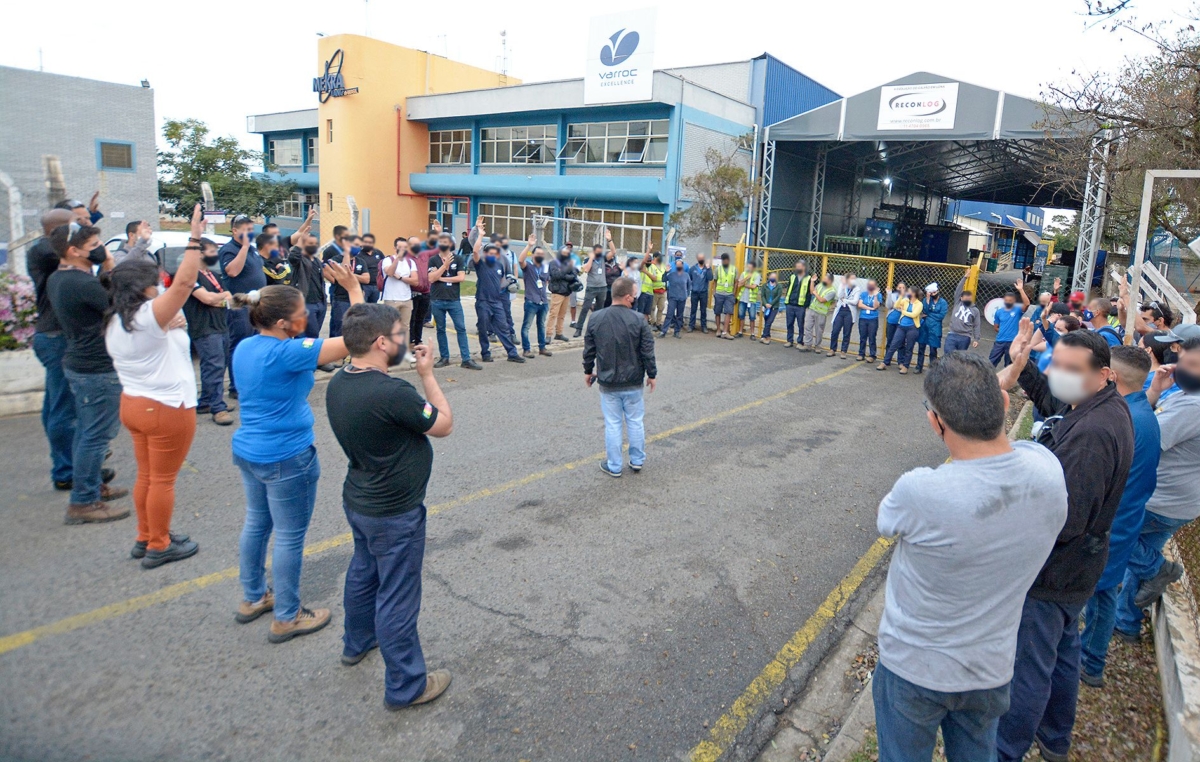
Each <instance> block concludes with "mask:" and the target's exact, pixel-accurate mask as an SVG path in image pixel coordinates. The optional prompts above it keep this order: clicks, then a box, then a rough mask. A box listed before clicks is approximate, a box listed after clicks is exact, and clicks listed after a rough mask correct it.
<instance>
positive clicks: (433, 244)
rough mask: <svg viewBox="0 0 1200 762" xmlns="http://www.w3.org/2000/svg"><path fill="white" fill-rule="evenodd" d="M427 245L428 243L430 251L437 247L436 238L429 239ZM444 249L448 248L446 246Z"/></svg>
mask: <svg viewBox="0 0 1200 762" xmlns="http://www.w3.org/2000/svg"><path fill="white" fill-rule="evenodd" d="M428 243H429V248H431V249H432V248H433V247H434V246H437V239H436V238H430V239H429V241H428ZM446 248H450V247H448V246H447V247H446Z"/></svg>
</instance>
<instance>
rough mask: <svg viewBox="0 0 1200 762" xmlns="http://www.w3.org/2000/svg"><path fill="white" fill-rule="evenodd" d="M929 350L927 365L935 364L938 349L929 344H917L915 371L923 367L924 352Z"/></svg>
mask: <svg viewBox="0 0 1200 762" xmlns="http://www.w3.org/2000/svg"><path fill="white" fill-rule="evenodd" d="M926 349H928V350H929V365H930V366H932V365H933V364H934V363H935V362H937V357H938V348H937V347H935V346H933V345H931V344H920V343H918V344H917V370H921V369H922V368H924V367H925V350H926Z"/></svg>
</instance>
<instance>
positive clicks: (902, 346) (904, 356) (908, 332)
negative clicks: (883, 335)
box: [883, 325, 920, 368]
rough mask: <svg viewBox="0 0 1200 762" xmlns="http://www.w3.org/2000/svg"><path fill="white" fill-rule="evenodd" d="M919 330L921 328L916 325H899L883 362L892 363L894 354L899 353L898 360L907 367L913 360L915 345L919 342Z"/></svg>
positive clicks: (885, 363)
mask: <svg viewBox="0 0 1200 762" xmlns="http://www.w3.org/2000/svg"><path fill="white" fill-rule="evenodd" d="M919 332H920V329H919V328H917V327H916V326H915V325H897V326H896V333H895V334H893V335H892V340H891V342H890V343H889V344H888V346H887V354H885V355H884V356H883V364H884V365H891V364H892V355H894V354H897V353H899V355H900V356H899V360H898V362H899V363H900V364H901V365H903V366H904V367H906V368H907V367H908V366H909V364H910V363H911V362H912V351H913V345H914V344H916V343H917V334H918V333H919Z"/></svg>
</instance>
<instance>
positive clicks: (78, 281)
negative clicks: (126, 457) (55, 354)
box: [46, 223, 129, 524]
mask: <svg viewBox="0 0 1200 762" xmlns="http://www.w3.org/2000/svg"><path fill="white" fill-rule="evenodd" d="M50 239H51V243H52V244H53V246H54V251H55V253H56V254H58V258H59V260H60V265H59V269H58V270H57V271H56V272H54V274H52V275H51V276H50V277H49V279H47V281H46V292H47V295H48V296H49V298H50V305H51V306H52V307H53V308H54V314H55V316H56V317H57V318H58V321H59V323H60V324H61V326H62V331H63V334H64V335H65V336H66V338H67V349H66V352H65V353H64V354H63V358H62V364H63V374H64V375H65V376H66V377H67V383H68V384H70V386H71V393H72V394H74V395H75V419H76V432H75V443H74V448H73V449H72V453H71V463H72V466H73V469H74V472H73V484H72V486H71V504H70V505H69V506H68V507H67V518H66V523H68V524H90V523H99V522H105V521H116V520H117V519H123V518H125V517H126V516H128V515H129V509H128V508H126V507H116V506H111V505H108V502H107V501H110V500H116V499H118V498H121V497H124V496H125V495H127V494H129V490H124V489H112V488H110V487H109V486H108V485H107V484H105V483H104V482H105V477H106V476H109V474H105V473H104V472H103V467H104V455H105V453H106V452H107V451H108V443H109V442H111V441H112V439H113V437H115V436H116V435H117V432H118V431H120V429H121V419H120V409H121V381H120V379H119V378H117V371H116V370H115V369H114V368H113V364H112V359H111V358H109V356H108V350H107V349H106V348H105V346H104V313H105V312H106V311H107V310H108V306H109V305H108V292H107V291H105V290H104V286H101V285H100V281H99V280H98V279H97V278H96V276H95V275H92V265H93V264H95V263H96V262H97V261H99V262H102V263H103V264H101V268H103V269H106V270H107V269H111V268H112V255H111V254H109V253H108V252H107V251H105V249H104V246H103V245H102V244H101V243H100V229H99V228H94V227H91V226H90V225H79V224H76V223H71V224H69V225H63V226H61V227H58V228H55V229H54V232H53V233H52V234H51V236H50ZM110 474H111V472H110ZM109 478H111V476H110V477H109Z"/></svg>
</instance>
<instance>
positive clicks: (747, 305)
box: [737, 302, 758, 322]
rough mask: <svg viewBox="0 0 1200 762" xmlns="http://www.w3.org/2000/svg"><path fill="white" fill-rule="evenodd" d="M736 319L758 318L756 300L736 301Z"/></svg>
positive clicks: (753, 319) (752, 320)
mask: <svg viewBox="0 0 1200 762" xmlns="http://www.w3.org/2000/svg"><path fill="white" fill-rule="evenodd" d="M737 313H738V320H746V319H747V318H749V319H750V322H754V321H755V320H757V319H758V302H738V305H737Z"/></svg>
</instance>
